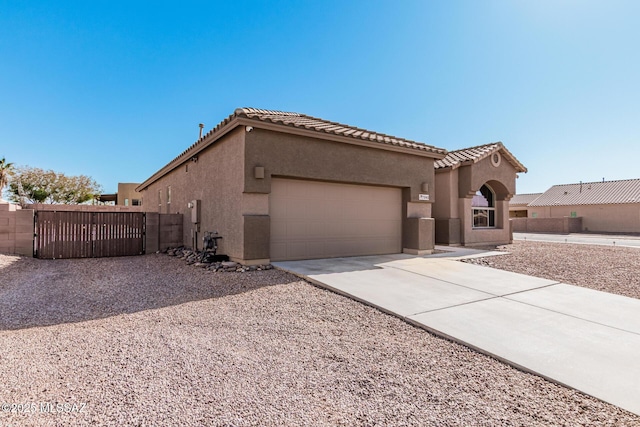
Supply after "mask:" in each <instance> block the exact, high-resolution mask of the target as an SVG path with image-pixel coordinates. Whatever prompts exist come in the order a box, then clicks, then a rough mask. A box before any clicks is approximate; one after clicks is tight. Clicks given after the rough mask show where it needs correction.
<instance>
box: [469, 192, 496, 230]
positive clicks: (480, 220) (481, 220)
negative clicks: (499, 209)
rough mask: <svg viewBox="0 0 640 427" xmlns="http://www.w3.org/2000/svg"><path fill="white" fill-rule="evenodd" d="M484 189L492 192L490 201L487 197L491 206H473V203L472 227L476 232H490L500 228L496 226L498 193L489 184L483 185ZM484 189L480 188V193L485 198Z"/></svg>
mask: <svg viewBox="0 0 640 427" xmlns="http://www.w3.org/2000/svg"><path fill="white" fill-rule="evenodd" d="M482 187H485V188H486V189H487V190H488V191H489V192H490V194H491V199H490V200H489V199H487V198H486V197H485V200H487V204H488V205H489V206H473V201H472V202H471V227H472V228H473V229H474V230H476V229H478V230H488V229H489V230H490V229H495V228H498V227H497V226H496V202H495V200H496V193H495V192H494V191H493V189H492V188H491V187H490V186H489V185H487V184H483V185H482ZM482 187H480V189H479V190H478V193H481V195H482V196H483V197H484V194H482ZM472 200H473V199H472Z"/></svg>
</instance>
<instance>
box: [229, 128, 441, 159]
mask: <svg viewBox="0 0 640 427" xmlns="http://www.w3.org/2000/svg"><path fill="white" fill-rule="evenodd" d="M238 122H239V123H240V124H242V125H251V126H253V127H254V128H257V129H265V130H270V131H275V132H284V133H288V134H292V135H298V136H307V137H310V138H316V139H323V140H327V141H335V142H343V143H346V144H351V145H359V146H363V147H368V148H375V149H378V150H387V151H395V152H400V153H406V154H411V155H414V156H422V157H430V158H433V159H435V160H440V159H443V158H444V157H445V156H446V155H447V151H446V150H444V149H441V148H436V147H431V146H428V145H424V149H420V148H413V147H402V146H399V145H394V144H388V143H383V142H377V141H375V140H366V139H360V138H357V137H350V136H345V135H339V134H333V133H329V132H321V131H317V130H313V129H307V128H304V127H296V126H293V125H286V124H282V123H273V122H267V121H264V120H260V119H254V118H249V117H239V118H238ZM407 144H409V143H408V142H407Z"/></svg>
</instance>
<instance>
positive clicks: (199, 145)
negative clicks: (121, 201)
mask: <svg viewBox="0 0 640 427" xmlns="http://www.w3.org/2000/svg"><path fill="white" fill-rule="evenodd" d="M239 125H240V123H239V120H238V118H237V117H235V116H231V117H229V121H228V122H227V123H224V124H223V125H222V126H220V127H218V129H214V130H213V131H210V132H209V133H207V134H206V135H205V136H203V137H202V139H199V140H198V141H196V142H195V143H194V144H192V145H191V147H189V148H187V149H186V150H185V151H183V152H182V154H179V155H178V156H177V157H176V158H175V159H173V160H172V161H170V162H169V163H167V164H166V165H165V166H164V167H162V168H161V169H160V170H158V171H157V172H156V173H154V174H153V175H151V177H149V178H148V179H147V180H146V181H144V182H143V183H142V184H140V185H139V186H137V187H136V191H138V192H140V191H142V190H144V189H146V188H148V187H149V186H150V185H151V184H153V183H154V182H156V181H157V180H159V179H160V178H162V177H163V176H165V175H166V174H168V173H169V172H171V171H173V170H174V169H176V168H178V167H180V166H182V165H183V164H184V163H186V162H188V161H189V160H190V159H191V158H193V157H194V156H196V155H197V154H199V153H200V152H202V151H203V150H204V149H205V148H207V147H209V146H210V145H212V144H213V143H215V142H216V141H218V140H219V139H220V138H222V137H223V136H225V135H226V134H228V133H229V132H231V131H232V130H233V129H235V128H236V127H237V126H239Z"/></svg>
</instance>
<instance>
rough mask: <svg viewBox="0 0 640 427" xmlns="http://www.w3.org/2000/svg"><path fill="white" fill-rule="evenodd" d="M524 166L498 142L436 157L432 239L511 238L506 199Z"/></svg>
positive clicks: (475, 242) (472, 242)
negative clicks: (434, 223) (434, 229)
mask: <svg viewBox="0 0 640 427" xmlns="http://www.w3.org/2000/svg"><path fill="white" fill-rule="evenodd" d="M526 171H527V168H525V167H524V166H523V165H522V163H520V162H519V161H518V159H516V158H515V156H514V155H513V154H511V152H509V150H507V149H506V148H505V146H504V145H503V144H502V143H501V142H496V143H492V144H485V145H480V146H477V147H470V148H465V149H462V150H456V151H451V152H449V153H448V154H447V155H446V156H445V157H444V158H442V159H439V160H436V161H435V184H436V188H435V192H436V201H435V204H434V208H433V217H434V218H435V220H436V234H435V241H436V243H440V244H447V245H464V246H479V245H492V244H504V243H509V241H510V240H511V232H510V226H509V200H510V199H511V197H512V196H513V195H514V194H515V192H516V191H515V190H516V178H517V174H518V173H521V172H526Z"/></svg>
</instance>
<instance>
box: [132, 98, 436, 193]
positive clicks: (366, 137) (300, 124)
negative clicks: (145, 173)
mask: <svg viewBox="0 0 640 427" xmlns="http://www.w3.org/2000/svg"><path fill="white" fill-rule="evenodd" d="M238 118H246V119H251V120H257V121H260V122H265V123H274V124H277V125H281V126H283V127H292V128H298V129H308V130H310V131H313V132H317V133H318V134H331V135H336V136H341V137H348V138H353V139H357V140H363V141H373V142H377V143H380V144H382V145H392V146H396V147H403V148H409V149H413V150H416V151H418V152H422V153H431V154H433V155H434V156H433V157H435V158H440V157H444V155H445V154H447V150H445V149H443V148H437V147H434V146H432V145H427V144H424V143H422V142H416V141H411V140H408V139H404V138H399V137H396V136H391V135H385V134H382V133H377V132H373V131H369V130H365V129H360V128H357V127H354V126H349V125H345V124H341V123H337V122H331V121H329V120H324V119H319V118H316V117H312V116H307V115H305V114H299V113H292V112H286V111H277V110H263V109H259V108H237V109H236V110H235V111H234V112H233V114H231V115H230V116H229V117H227V118H226V119H224V120H223V121H221V122H220V123H218V125H217V126H216V127H214V128H213V129H211V130H210V131H209V132H207V133H206V134H204V135H202V137H201V138H199V139H198V140H197V141H196V142H195V143H193V144H192V145H190V146H189V147H188V148H187V149H186V150H184V151H183V152H182V153H180V154H179V155H178V156H176V157H175V158H174V159H173V160H171V161H170V162H169V163H167V164H166V165H165V166H164V167H163V168H162V169H160V170H159V171H157V172H156V173H155V174H154V175H153V176H151V177H150V178H149V179H147V180H146V181H145V182H143V183H142V184H140V186H139V187H138V188H139V189H143V188H145V187H147V186H148V185H150V184H151V183H152V182H154V181H155V180H157V179H159V178H160V177H161V176H164V174H166V173H168V172H169V171H170V170H173V169H174V168H175V167H177V165H179V164H181V163H183V162H185V161H187V160H188V159H189V158H190V157H191V156H193V155H195V154H197V153H198V152H199V151H200V148H201V147H206V146H207V144H209V143H210V142H211V139H212V138H211V136H213V139H214V140H215V139H217V137H216V136H215V134H216V133H219V132H220V134H223V133H221V131H222V130H223V128H224V127H225V126H226V125H228V124H229V123H231V122H232V121H234V120H236V119H238ZM283 130H284V129H283ZM319 136H320V135H319Z"/></svg>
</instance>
